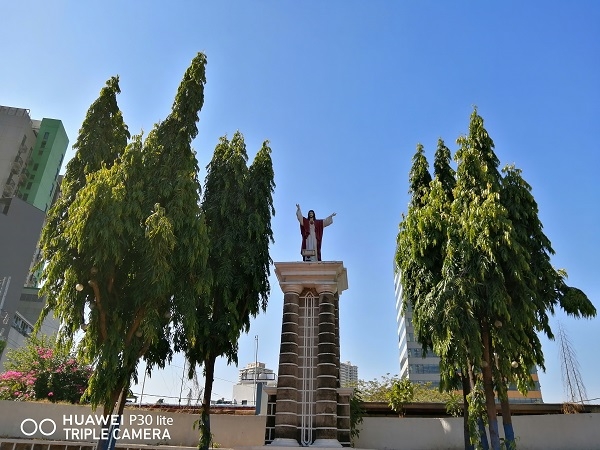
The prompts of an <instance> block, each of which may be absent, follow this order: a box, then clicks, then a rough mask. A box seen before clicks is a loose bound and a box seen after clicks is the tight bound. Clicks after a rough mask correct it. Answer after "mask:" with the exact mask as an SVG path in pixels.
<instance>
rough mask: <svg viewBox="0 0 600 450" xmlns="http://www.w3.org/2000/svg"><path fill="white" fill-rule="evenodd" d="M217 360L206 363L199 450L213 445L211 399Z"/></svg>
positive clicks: (209, 359)
mask: <svg viewBox="0 0 600 450" xmlns="http://www.w3.org/2000/svg"><path fill="white" fill-rule="evenodd" d="M215 360H216V358H215V357H213V356H210V357H209V358H208V360H207V361H204V376H205V378H206V379H205V382H204V397H203V399H202V412H201V413H200V441H199V443H198V448H199V450H208V449H209V447H210V445H211V443H212V435H211V432H210V397H211V396H212V388H213V382H214V375H215Z"/></svg>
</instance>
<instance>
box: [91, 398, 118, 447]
mask: <svg viewBox="0 0 600 450" xmlns="http://www.w3.org/2000/svg"><path fill="white" fill-rule="evenodd" d="M121 392H122V391H119V390H116V391H113V392H112V393H111V395H110V400H109V401H108V402H107V403H105V404H104V406H103V410H102V416H103V417H104V418H105V419H107V420H105V421H104V423H103V424H102V428H101V430H100V433H101V434H100V436H108V435H109V433H110V423H111V420H110V416H112V415H113V414H114V411H115V406H116V403H117V400H118V399H119V395H120V394H121ZM105 430H106V431H105ZM107 446H108V439H102V438H100V439H99V440H98V442H97V444H96V450H107Z"/></svg>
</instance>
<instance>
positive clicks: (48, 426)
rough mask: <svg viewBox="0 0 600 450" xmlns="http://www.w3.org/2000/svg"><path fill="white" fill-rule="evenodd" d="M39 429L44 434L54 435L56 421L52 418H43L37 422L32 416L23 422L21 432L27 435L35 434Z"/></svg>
mask: <svg viewBox="0 0 600 450" xmlns="http://www.w3.org/2000/svg"><path fill="white" fill-rule="evenodd" d="M26 424H27V425H26ZM38 431H39V432H40V434H42V435H44V436H52V435H53V434H54V432H55V431H56V422H55V421H54V420H52V419H42V420H40V421H39V422H37V421H35V420H34V419H31V418H29V419H25V420H23V422H21V433H23V434H24V435H25V436H33V435H34V434H36V433H37V432H38Z"/></svg>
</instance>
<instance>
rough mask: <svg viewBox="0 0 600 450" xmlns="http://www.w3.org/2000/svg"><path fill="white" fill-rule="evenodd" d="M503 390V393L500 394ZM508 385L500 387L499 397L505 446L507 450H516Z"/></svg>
mask: <svg viewBox="0 0 600 450" xmlns="http://www.w3.org/2000/svg"><path fill="white" fill-rule="evenodd" d="M500 390H502V392H500ZM506 391H507V389H506V385H503V386H502V387H499V389H498V397H500V406H501V407H502V427H503V428H504V446H505V447H506V450H516V448H517V442H516V441H515V431H514V429H513V425H512V416H511V414H510V404H509V403H508V394H507V392H506Z"/></svg>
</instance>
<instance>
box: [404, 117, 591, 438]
mask: <svg viewBox="0 0 600 450" xmlns="http://www.w3.org/2000/svg"><path fill="white" fill-rule="evenodd" d="M457 143H458V145H459V148H458V150H457V151H456V153H455V156H454V159H455V161H456V163H457V169H456V172H455V173H453V171H452V170H451V168H450V166H449V150H448V149H447V148H446V147H445V145H444V143H443V141H439V142H438V149H437V151H436V158H435V163H434V169H435V173H434V175H435V177H434V179H433V180H432V181H430V182H429V183H427V185H425V181H426V180H427V175H426V174H425V173H424V170H426V169H427V166H426V160H425V156H424V152H423V148H422V146H420V145H419V146H418V147H417V152H416V154H415V157H414V158H413V167H412V169H411V171H410V175H409V186H410V188H409V192H410V194H411V202H410V204H409V209H408V213H407V214H406V216H403V219H402V221H401V223H400V231H399V234H398V243H397V254H396V263H397V267H398V270H399V271H400V275H401V282H402V285H403V291H402V292H403V303H404V307H405V308H406V307H407V306H408V305H409V304H411V305H412V306H413V324H414V327H415V331H416V333H417V336H418V339H419V341H420V342H421V344H422V346H423V350H424V351H425V350H430V349H433V350H434V351H435V353H436V354H438V355H439V356H440V358H441V362H440V373H441V382H442V387H444V388H447V389H450V388H453V386H454V385H455V384H456V374H457V373H461V375H462V376H463V377H465V376H466V374H467V373H469V371H473V372H474V374H475V376H479V377H481V380H482V382H483V392H484V394H485V401H486V406H487V413H488V421H489V426H490V436H491V440H492V447H493V448H494V449H496V448H497V447H498V446H499V436H498V431H497V422H496V406H495V399H494V390H495V389H496V390H497V391H498V393H499V396H500V398H501V399H505V398H506V383H507V381H509V382H510V381H516V382H517V384H518V386H519V388H520V389H521V391H522V392H526V391H527V389H528V387H529V385H531V383H532V380H531V375H530V373H529V368H530V367H531V366H533V365H536V364H537V365H539V366H540V367H542V368H543V363H544V360H543V353H542V349H541V343H540V340H539V338H538V336H537V332H540V331H542V332H544V333H545V334H546V335H547V336H548V337H550V338H552V337H553V335H552V331H551V329H550V326H549V319H548V313H552V312H554V308H555V307H557V306H560V307H562V308H563V309H564V310H565V311H566V312H567V313H569V314H572V315H574V316H577V317H592V316H594V315H595V314H596V310H595V308H594V306H593V305H592V303H591V302H590V301H589V299H587V297H586V296H585V294H584V293H583V292H581V291H580V290H578V289H576V288H572V287H570V286H568V285H567V284H566V283H565V278H566V273H565V272H564V271H562V270H557V269H555V268H554V267H552V265H551V263H550V257H551V255H552V254H553V253H554V251H553V250H552V248H551V245H550V241H549V239H548V238H547V237H546V236H545V234H544V233H543V231H542V224H541V222H540V221H539V218H538V208H537V204H536V203H535V201H534V199H533V196H532V194H531V187H530V186H529V185H528V184H527V183H526V182H525V181H524V180H523V178H522V174H521V171H520V170H518V169H516V168H515V167H513V166H508V167H506V168H505V169H504V170H503V171H502V172H501V171H499V170H498V166H499V159H498V157H497V156H496V154H495V152H494V143H493V141H492V139H491V137H490V136H489V134H488V132H487V130H486V129H485V128H484V125H483V119H482V118H481V116H479V115H478V114H477V111H476V110H475V111H474V112H473V114H472V115H471V121H470V124H469V132H468V134H467V135H465V136H461V137H460V138H458V140H457ZM474 381H475V380H471V384H472V385H473V383H474ZM505 422H508V421H507V420H505Z"/></svg>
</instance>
